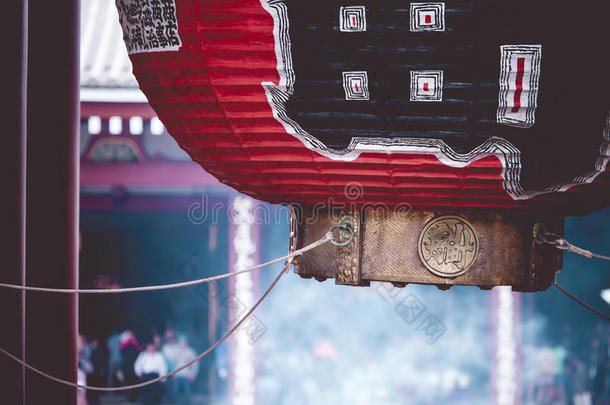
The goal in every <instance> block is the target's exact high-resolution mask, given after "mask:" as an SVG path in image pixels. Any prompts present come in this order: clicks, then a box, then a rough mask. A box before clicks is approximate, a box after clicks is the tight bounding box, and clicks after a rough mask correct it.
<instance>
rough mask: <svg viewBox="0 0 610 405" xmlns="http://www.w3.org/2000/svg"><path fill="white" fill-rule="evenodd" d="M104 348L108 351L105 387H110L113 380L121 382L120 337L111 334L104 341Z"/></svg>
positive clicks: (116, 334) (117, 334) (121, 358)
mask: <svg viewBox="0 0 610 405" xmlns="http://www.w3.org/2000/svg"><path fill="white" fill-rule="evenodd" d="M106 348H107V349H108V370H107V372H108V380H107V381H106V385H107V386H108V387H112V386H113V385H114V380H115V379H116V380H117V381H118V382H120V383H122V382H123V378H122V377H123V374H122V372H121V370H122V367H123V357H122V355H121V335H120V334H119V333H117V332H115V333H113V334H111V335H110V336H109V337H108V340H107V341H106Z"/></svg>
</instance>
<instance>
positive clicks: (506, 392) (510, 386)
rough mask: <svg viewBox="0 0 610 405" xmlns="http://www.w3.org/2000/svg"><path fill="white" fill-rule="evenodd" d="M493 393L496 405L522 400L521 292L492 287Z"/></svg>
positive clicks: (517, 403) (493, 401)
mask: <svg viewBox="0 0 610 405" xmlns="http://www.w3.org/2000/svg"><path fill="white" fill-rule="evenodd" d="M490 307H491V328H492V333H491V336H492V344H491V348H492V351H491V356H492V358H491V362H490V366H491V367H490V368H491V387H492V389H491V393H492V397H493V400H492V401H491V403H493V404H496V405H519V404H521V379H522V372H521V349H520V347H521V294H520V293H516V292H513V291H512V289H511V287H508V286H500V287H495V288H494V289H493V290H492V291H491V306H490Z"/></svg>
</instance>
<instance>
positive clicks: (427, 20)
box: [424, 14, 432, 24]
mask: <svg viewBox="0 0 610 405" xmlns="http://www.w3.org/2000/svg"><path fill="white" fill-rule="evenodd" d="M424 21H425V22H426V24H432V16H431V15H430V14H426V15H425V16H424Z"/></svg>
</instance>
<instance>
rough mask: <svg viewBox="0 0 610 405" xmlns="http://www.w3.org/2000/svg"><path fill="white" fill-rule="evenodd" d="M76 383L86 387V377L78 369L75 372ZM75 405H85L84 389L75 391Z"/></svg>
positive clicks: (85, 393)
mask: <svg viewBox="0 0 610 405" xmlns="http://www.w3.org/2000/svg"><path fill="white" fill-rule="evenodd" d="M76 383H77V384H78V385H87V375H86V374H85V372H84V371H83V370H81V369H80V367H79V368H78V370H77V371H76ZM76 405H87V391H86V390H85V389H84V388H77V389H76Z"/></svg>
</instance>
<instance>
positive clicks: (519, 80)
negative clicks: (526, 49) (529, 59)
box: [512, 58, 525, 113]
mask: <svg viewBox="0 0 610 405" xmlns="http://www.w3.org/2000/svg"><path fill="white" fill-rule="evenodd" d="M524 71H525V58H518V59H517V77H516V78H515V82H516V83H515V84H516V90H515V104H514V107H513V109H512V112H514V113H516V112H518V111H519V108H521V92H522V90H523V73H524Z"/></svg>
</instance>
